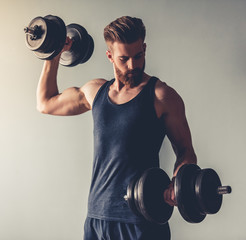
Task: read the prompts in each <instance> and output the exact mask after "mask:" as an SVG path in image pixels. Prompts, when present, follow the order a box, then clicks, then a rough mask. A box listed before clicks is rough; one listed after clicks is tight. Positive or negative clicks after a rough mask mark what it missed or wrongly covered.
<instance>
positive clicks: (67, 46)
mask: <svg viewBox="0 0 246 240" xmlns="http://www.w3.org/2000/svg"><path fill="white" fill-rule="evenodd" d="M72 44H73V40H72V39H71V38H70V37H67V38H66V42H65V45H64V47H63V49H62V52H65V51H69V50H70V48H71V47H72Z"/></svg>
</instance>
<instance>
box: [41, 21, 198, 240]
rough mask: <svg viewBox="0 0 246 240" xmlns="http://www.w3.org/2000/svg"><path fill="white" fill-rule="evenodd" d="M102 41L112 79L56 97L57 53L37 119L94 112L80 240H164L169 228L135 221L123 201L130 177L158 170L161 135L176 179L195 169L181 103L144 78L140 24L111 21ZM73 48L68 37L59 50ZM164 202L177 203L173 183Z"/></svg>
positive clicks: (46, 73)
mask: <svg viewBox="0 0 246 240" xmlns="http://www.w3.org/2000/svg"><path fill="white" fill-rule="evenodd" d="M104 38H105V41H106V44H107V47H108V50H107V52H106V54H107V58H108V59H109V61H110V62H111V63H112V64H113V69H114V76H115V79H113V80H111V81H107V80H105V79H101V78H100V79H94V80H91V81H89V82H88V83H86V84H85V85H84V86H82V87H81V88H69V89H67V90H65V91H64V92H63V93H59V91H58V87H57V81H56V77H57V70H58V64H59V59H60V55H59V56H57V57H56V58H54V59H53V60H49V61H45V63H44V67H43V71H42V73H41V77H40V81H39V84H38V89H37V107H38V110H39V111H40V112H42V113H46V114H53V115H63V116H68V115H76V114H81V113H84V112H86V111H89V110H92V114H93V120H94V162H93V176H92V183H91V188H90V194H89V203H88V217H87V219H86V222H85V227H84V229H85V231H84V239H86V240H87V239H93V240H94V239H117V240H119V239H155V240H158V239H170V230H169V226H168V224H165V225H160V226H159V225H155V224H152V223H149V222H147V221H145V220H144V219H143V218H142V217H139V216H136V215H134V214H133V213H132V211H131V210H130V208H129V207H128V205H127V203H126V201H125V200H124V198H123V197H124V195H125V194H126V189H127V185H128V184H129V182H130V180H131V179H132V178H133V177H135V176H137V175H139V174H141V173H142V172H143V171H144V170H146V169H148V168H150V167H158V166H159V150H160V147H161V144H162V141H163V138H164V136H165V135H167V136H168V138H169V140H170V141H171V143H172V146H173V148H174V151H175V154H176V156H177V161H176V163H175V168H174V174H173V176H174V177H175V176H176V174H177V171H178V169H179V168H180V167H181V166H182V165H183V164H185V163H196V155H195V153H194V150H193V147H192V141H191V134H190V130H189V127H188V123H187V120H186V117H185V109H184V104H183V101H182V99H181V97H180V96H179V95H178V94H177V93H176V91H175V90H174V89H172V88H171V87H169V86H168V85H167V84H166V83H164V82H162V81H160V80H159V79H157V78H156V77H151V76H149V75H148V74H146V73H145V72H144V67H145V52H146V44H145V42H144V39H145V27H144V25H143V22H142V20H141V19H138V18H132V17H128V16H126V17H121V18H119V19H116V20H115V21H113V22H112V23H110V24H109V25H108V26H107V27H106V28H105V29H104ZM71 44H72V41H71V40H70V39H67V45H66V46H65V47H64V49H63V51H66V50H68V49H69V48H70V47H71ZM164 199H165V201H166V202H167V203H168V204H170V205H175V204H176V203H175V197H174V190H173V184H170V186H169V188H168V190H166V191H165V193H164Z"/></svg>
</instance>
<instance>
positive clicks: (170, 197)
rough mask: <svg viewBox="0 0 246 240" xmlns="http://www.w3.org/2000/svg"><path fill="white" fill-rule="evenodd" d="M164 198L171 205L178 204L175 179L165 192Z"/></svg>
mask: <svg viewBox="0 0 246 240" xmlns="http://www.w3.org/2000/svg"><path fill="white" fill-rule="evenodd" d="M164 200H165V202H166V203H167V204H169V205H170V206H177V202H176V199H175V194H174V179H173V180H172V182H171V183H170V184H169V186H168V188H167V189H166V190H165V192H164Z"/></svg>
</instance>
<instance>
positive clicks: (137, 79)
mask: <svg viewBox="0 0 246 240" xmlns="http://www.w3.org/2000/svg"><path fill="white" fill-rule="evenodd" d="M144 69H145V62H144V64H143V67H142V69H141V68H135V69H133V70H131V71H127V72H125V73H123V72H121V71H120V69H119V68H118V67H117V66H115V71H116V75H117V77H118V79H119V80H120V81H121V82H122V83H124V84H126V85H130V87H135V86H138V85H139V84H140V83H141V82H142V79H143V73H144ZM129 74H133V75H132V76H129Z"/></svg>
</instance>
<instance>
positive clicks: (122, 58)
mask: <svg viewBox="0 0 246 240" xmlns="http://www.w3.org/2000/svg"><path fill="white" fill-rule="evenodd" d="M127 60H128V58H127V57H120V61H121V62H126V61H127Z"/></svg>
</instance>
